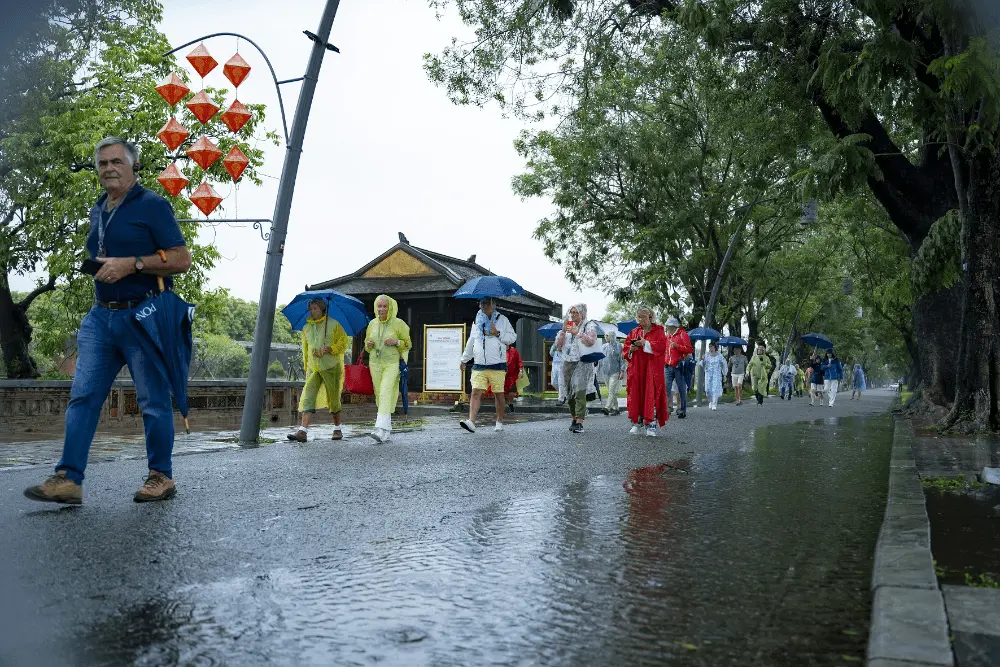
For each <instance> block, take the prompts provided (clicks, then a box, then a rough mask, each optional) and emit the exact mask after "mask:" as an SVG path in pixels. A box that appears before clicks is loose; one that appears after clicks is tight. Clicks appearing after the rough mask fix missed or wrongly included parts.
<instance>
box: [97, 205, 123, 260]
mask: <svg viewBox="0 0 1000 667" xmlns="http://www.w3.org/2000/svg"><path fill="white" fill-rule="evenodd" d="M123 203H124V202H118V206H115V207H114V208H113V209H111V215H109V216H108V220H107V222H105V221H104V214H103V213H102V214H101V220H100V222H98V224H97V256H98V257H106V256H107V254H108V251H107V248H105V247H104V234H105V232H106V231H107V229H108V225H110V224H111V221H112V220H114V217H115V213H117V212H118V209H119V208H121V206H122V204H123Z"/></svg>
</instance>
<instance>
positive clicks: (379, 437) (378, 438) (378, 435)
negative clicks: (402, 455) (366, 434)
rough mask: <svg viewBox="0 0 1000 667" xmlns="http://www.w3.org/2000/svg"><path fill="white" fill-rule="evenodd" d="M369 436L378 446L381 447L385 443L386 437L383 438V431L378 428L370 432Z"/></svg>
mask: <svg viewBox="0 0 1000 667" xmlns="http://www.w3.org/2000/svg"><path fill="white" fill-rule="evenodd" d="M371 436H372V440H374V441H375V442H377V443H378V444H380V445H381V444H382V443H383V442H385V441H386V437H385V431H383V430H382V429H380V428H377V429H375V430H374V431H372V432H371Z"/></svg>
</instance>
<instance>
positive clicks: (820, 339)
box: [802, 333, 833, 350]
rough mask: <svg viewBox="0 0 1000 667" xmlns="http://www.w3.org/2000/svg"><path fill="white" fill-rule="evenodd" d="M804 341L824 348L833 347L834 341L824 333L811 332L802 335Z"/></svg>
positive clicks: (830, 348) (829, 348)
mask: <svg viewBox="0 0 1000 667" xmlns="http://www.w3.org/2000/svg"><path fill="white" fill-rule="evenodd" d="M802 342H803V343H805V344H806V345H812V346H813V347H818V348H821V349H824V350H832V349H833V341H832V340H830V339H829V338H827V337H826V336H824V335H823V334H818V333H811V334H806V335H805V336H803V337H802Z"/></svg>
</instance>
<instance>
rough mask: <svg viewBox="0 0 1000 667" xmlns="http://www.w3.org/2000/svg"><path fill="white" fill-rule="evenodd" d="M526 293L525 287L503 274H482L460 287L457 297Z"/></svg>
mask: <svg viewBox="0 0 1000 667" xmlns="http://www.w3.org/2000/svg"><path fill="white" fill-rule="evenodd" d="M515 294H524V288H523V287H521V286H520V285H518V284H517V283H515V282H514V281H513V280H511V279H510V278H505V277H503V276H480V277H478V278H473V279H472V280H470V281H469V282H467V283H465V284H464V285H462V286H461V287H459V288H458V291H457V292H455V295H454V296H455V298H456V299H482V298H483V297H484V296H514V295H515Z"/></svg>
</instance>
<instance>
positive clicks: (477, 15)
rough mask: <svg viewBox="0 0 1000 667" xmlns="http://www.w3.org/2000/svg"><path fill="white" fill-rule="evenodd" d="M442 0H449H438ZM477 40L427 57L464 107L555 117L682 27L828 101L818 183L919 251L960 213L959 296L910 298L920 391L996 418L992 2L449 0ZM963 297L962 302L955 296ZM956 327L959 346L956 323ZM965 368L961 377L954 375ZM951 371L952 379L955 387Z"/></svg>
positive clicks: (997, 87) (815, 105) (997, 105)
mask: <svg viewBox="0 0 1000 667" xmlns="http://www.w3.org/2000/svg"><path fill="white" fill-rule="evenodd" d="M430 4H431V5H432V6H435V7H441V6H444V5H447V4H450V3H449V2H447V0H430ZM453 4H455V5H456V6H457V7H458V9H459V14H460V16H461V17H462V19H463V20H464V21H465V22H466V23H467V24H468V25H470V26H471V27H472V28H473V29H474V30H475V37H474V39H473V40H471V41H469V42H467V43H462V42H457V41H456V42H455V43H454V44H453V46H451V47H449V48H448V49H446V50H445V51H444V52H443V53H442V54H440V55H439V56H428V57H427V69H428V72H429V74H430V75H431V77H432V79H434V80H437V81H439V82H442V83H443V84H445V85H447V87H448V90H449V93H450V95H451V97H452V98H453V99H455V100H456V101H458V102H463V103H470V102H471V103H480V104H481V103H484V102H486V101H489V100H496V101H498V102H500V103H501V104H508V105H512V106H513V108H515V109H517V110H519V111H522V112H525V113H532V112H535V113H537V111H538V110H541V109H542V108H543V107H545V108H546V110H549V111H554V112H555V113H557V114H558V113H560V112H559V108H558V104H561V102H562V99H563V98H562V97H561V95H562V94H564V93H568V94H569V95H573V94H574V87H578V86H579V82H580V81H581V80H582V81H586V80H587V77H588V76H589V74H590V73H591V71H592V70H593V66H592V65H593V63H594V62H595V61H599V60H601V59H614V58H619V57H621V54H623V53H630V52H634V51H635V50H636V49H641V48H642V47H643V46H644V45H645V44H647V43H648V42H649V41H650V40H653V39H656V38H657V36H658V35H659V34H660V33H661V32H662V31H664V30H669V29H671V28H672V27H675V26H684V27H685V28H687V29H689V30H692V31H693V32H695V33H697V34H698V35H699V36H700V37H701V38H702V39H704V40H705V42H706V43H707V44H709V45H711V46H712V47H714V48H715V49H716V50H717V51H718V53H720V55H721V56H723V57H726V58H730V59H732V60H733V61H734V62H735V63H739V65H740V66H741V67H743V68H745V69H746V70H747V71H750V72H756V73H757V75H758V76H759V77H761V82H762V84H763V83H766V84H767V85H771V86H777V87H779V88H780V89H781V90H783V91H784V94H785V103H786V104H787V105H789V107H790V108H792V109H796V110H799V111H800V112H802V113H816V112H818V113H819V115H820V116H821V118H822V119H823V122H824V124H825V125H826V127H827V129H828V130H829V133H830V137H831V142H830V147H829V151H828V152H827V154H826V156H825V158H824V159H821V160H818V161H817V162H816V165H815V167H816V168H815V170H814V172H813V175H814V177H815V184H816V185H817V186H819V187H820V191H821V192H824V193H825V194H826V195H827V196H835V195H837V194H839V193H841V192H844V191H847V192H849V191H851V190H852V189H853V188H854V187H856V186H858V185H863V186H866V187H867V188H868V190H869V191H870V192H871V194H872V196H873V197H874V198H875V199H876V200H877V201H878V202H879V204H880V205H881V206H882V207H883V208H884V209H885V212H886V214H887V215H888V218H889V220H891V222H892V224H893V225H894V226H895V227H896V228H897V229H898V230H899V232H900V233H901V234H902V236H903V238H905V240H906V242H907V244H908V246H909V250H910V253H911V255H914V256H915V255H917V254H918V253H919V252H920V249H921V247H922V245H923V243H924V242H925V241H926V240H927V239H928V237H929V236H930V235H931V231H932V228H933V227H934V225H935V224H936V223H937V222H938V221H939V220H942V219H944V218H946V217H947V216H948V215H949V213H951V212H952V211H957V214H958V216H959V218H958V219H959V221H960V229H961V231H960V239H961V244H960V246H959V247H960V252H961V265H962V266H963V267H964V268H965V272H964V275H963V276H962V280H961V282H960V285H959V286H958V287H957V288H956V289H958V290H960V297H961V298H960V299H957V298H956V296H959V294H956V293H955V292H954V291H948V290H946V289H945V287H944V285H936V286H934V287H935V289H934V290H933V291H932V292H929V293H927V294H924V295H920V296H918V297H917V298H916V300H915V302H914V305H913V328H914V331H915V333H916V336H917V341H918V346H919V364H920V369H921V373H920V375H921V378H922V382H921V386H920V389H921V393H922V396H923V398H924V400H926V401H930V402H933V403H939V404H940V403H947V402H950V405H951V412H950V415H949V416H948V418H947V419H946V420H945V421H944V422H943V425H945V426H952V425H955V424H956V422H959V421H961V422H962V423H963V424H964V425H965V426H966V427H968V428H970V429H976V428H989V429H997V428H1000V385H997V384H996V383H995V382H994V379H993V376H994V375H995V372H994V371H993V369H995V368H997V367H998V365H1000V335H998V327H1000V324H998V323H1000V312H998V309H1000V284H998V283H997V281H996V280H995V276H997V275H998V274H1000V248H998V247H997V246H996V244H995V243H994V242H992V239H997V238H1000V234H998V232H1000V194H998V193H997V189H998V188H1000V179H998V178H997V174H998V173H1000V150H998V148H1000V147H998V141H1000V135H998V133H997V132H996V128H997V127H998V126H1000V67H998V62H1000V61H998V58H997V55H996V52H995V50H994V45H995V43H996V37H997V35H996V33H995V32H993V33H988V34H984V33H983V32H982V31H983V30H995V27H996V25H997V24H996V23H995V22H986V21H982V20H980V19H981V17H980V16H977V15H976V10H975V9H974V8H975V7H979V10H980V11H981V10H982V8H984V7H986V6H987V5H986V3H981V4H980V5H972V4H970V3H965V2H962V3H959V2H954V3H952V2H948V1H947V0H857V1H854V2H840V1H839V0H818V1H817V2H811V3H802V2H800V1H799V0H770V1H768V2H759V1H758V0H732V1H728V2H709V1H703V0H626V1H625V2H617V0H500V1H495V0H454V3H453ZM956 303H959V304H960V308H956V307H955V304H956ZM956 321H958V322H961V329H960V333H959V336H958V342H959V345H958V355H957V357H956V355H955V354H954V349H955V346H954V338H953V336H952V337H949V335H948V334H951V333H952V329H953V325H954V322H956ZM956 368H957V375H956V374H954V373H953V372H951V371H954V370H955V369H956ZM949 378H950V379H951V381H950V382H949Z"/></svg>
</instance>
